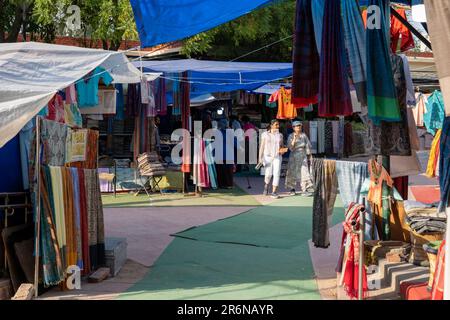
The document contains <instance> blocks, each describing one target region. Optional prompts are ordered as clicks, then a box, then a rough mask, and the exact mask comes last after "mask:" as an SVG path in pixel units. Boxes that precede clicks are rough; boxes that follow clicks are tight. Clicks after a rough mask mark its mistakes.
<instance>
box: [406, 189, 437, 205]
mask: <svg viewBox="0 0 450 320" xmlns="http://www.w3.org/2000/svg"><path fill="white" fill-rule="evenodd" d="M411 192H412V194H413V195H414V198H416V201H419V202H423V203H429V204H431V203H435V202H439V201H440V199H441V191H440V189H439V186H411Z"/></svg>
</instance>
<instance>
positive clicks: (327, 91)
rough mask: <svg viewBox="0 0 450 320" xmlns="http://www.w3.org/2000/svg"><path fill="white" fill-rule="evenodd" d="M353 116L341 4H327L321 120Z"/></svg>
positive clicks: (324, 28) (323, 35)
mask: <svg viewBox="0 0 450 320" xmlns="http://www.w3.org/2000/svg"><path fill="white" fill-rule="evenodd" d="M352 113H353V109H352V101H351V97H350V86H349V83H348V69H347V53H346V50H345V43H344V28H343V23H342V19H341V2H340V1H327V2H326V3H325V11H324V18H323V33H322V50H321V56H320V77H319V116H321V117H334V116H338V115H341V116H349V115H351V114H352Z"/></svg>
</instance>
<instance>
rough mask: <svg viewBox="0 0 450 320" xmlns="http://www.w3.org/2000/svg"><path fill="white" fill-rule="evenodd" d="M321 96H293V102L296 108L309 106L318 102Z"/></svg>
mask: <svg viewBox="0 0 450 320" xmlns="http://www.w3.org/2000/svg"><path fill="white" fill-rule="evenodd" d="M318 103H319V96H318V95H317V96H314V97H312V98H294V97H292V104H293V105H294V107H296V108H307V107H309V105H310V104H318Z"/></svg>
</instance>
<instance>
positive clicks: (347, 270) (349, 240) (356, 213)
mask: <svg viewBox="0 0 450 320" xmlns="http://www.w3.org/2000/svg"><path fill="white" fill-rule="evenodd" d="M361 213H363V214H364V206H362V205H360V204H355V203H352V204H350V206H349V208H348V209H347V211H346V213H345V221H344V222H343V226H344V232H343V234H342V244H341V251H342V252H343V254H342V257H343V264H342V265H343V267H342V275H341V280H340V283H339V284H340V285H344V289H345V292H346V293H347V295H348V296H349V297H350V298H352V299H356V298H358V293H359V292H358V290H359V255H360V254H361V252H360V251H359V241H360V239H359V234H355V233H353V232H352V230H353V223H354V222H356V225H355V229H356V230H358V229H359V228H360V219H361V218H360V216H361ZM362 270H363V276H362V279H363V284H362V290H363V292H362V293H363V297H367V291H368V286H367V271H366V267H365V266H363V268H362Z"/></svg>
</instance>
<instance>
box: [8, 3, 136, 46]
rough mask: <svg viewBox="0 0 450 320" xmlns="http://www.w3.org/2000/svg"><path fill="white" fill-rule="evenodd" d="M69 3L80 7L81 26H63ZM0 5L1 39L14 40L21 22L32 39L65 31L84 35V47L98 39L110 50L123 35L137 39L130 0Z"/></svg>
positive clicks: (51, 36)
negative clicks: (78, 27)
mask: <svg viewBox="0 0 450 320" xmlns="http://www.w3.org/2000/svg"><path fill="white" fill-rule="evenodd" d="M23 3H28V6H27V9H26V11H24V10H23V9H22V8H23ZM71 5H76V6H78V7H79V8H80V19H81V28H80V29H79V30H75V31H74V30H69V29H68V28H67V26H66V22H67V18H68V16H69V14H68V11H67V9H68V8H69V7H70V6H71ZM0 8H2V11H1V12H0V41H8V42H14V41H17V38H18V34H19V31H20V30H23V27H24V26H25V30H26V31H28V32H29V34H31V35H32V39H33V38H34V37H38V38H41V39H44V40H45V41H48V42H51V41H53V40H54V38H55V36H57V35H61V36H64V35H66V36H73V37H79V38H82V39H84V43H83V44H84V45H85V46H87V47H89V46H93V44H94V43H95V42H96V41H98V40H100V41H101V42H102V44H103V48H104V49H109V50H117V49H118V48H119V46H120V43H121V41H122V40H124V39H126V40H136V39H137V32H136V26H135V22H134V16H133V11H132V9H131V5H130V2H129V0H0ZM24 18H25V19H24Z"/></svg>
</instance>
